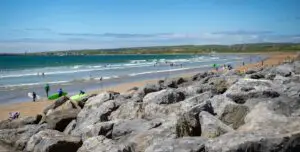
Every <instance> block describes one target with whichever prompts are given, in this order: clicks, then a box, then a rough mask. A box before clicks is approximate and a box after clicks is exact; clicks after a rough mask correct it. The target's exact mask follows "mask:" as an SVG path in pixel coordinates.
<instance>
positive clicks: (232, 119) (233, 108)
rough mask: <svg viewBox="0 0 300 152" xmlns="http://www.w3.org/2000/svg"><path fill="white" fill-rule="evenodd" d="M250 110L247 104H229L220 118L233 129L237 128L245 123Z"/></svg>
mask: <svg viewBox="0 0 300 152" xmlns="http://www.w3.org/2000/svg"><path fill="white" fill-rule="evenodd" d="M248 112H249V108H248V107H247V106H245V105H239V104H227V105H226V106H225V107H224V110H223V112H222V113H221V115H220V117H219V119H220V120H221V121H223V122H224V123H225V124H226V125H228V126H231V127H232V128H233V129H237V128H238V127H240V126H241V125H243V124H244V123H245V122H244V118H245V116H246V115H247V114H248Z"/></svg>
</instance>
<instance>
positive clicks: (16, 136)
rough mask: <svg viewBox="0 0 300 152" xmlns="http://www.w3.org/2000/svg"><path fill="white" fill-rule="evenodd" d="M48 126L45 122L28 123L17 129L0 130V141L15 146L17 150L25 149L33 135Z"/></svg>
mask: <svg viewBox="0 0 300 152" xmlns="http://www.w3.org/2000/svg"><path fill="white" fill-rule="evenodd" d="M47 128H48V126H47V124H43V125H26V126H23V127H21V128H17V129H3V130H0V143H4V144H7V145H10V146H14V149H15V150H23V149H24V148H25V145H26V143H27V141H28V140H29V138H30V137H31V136H33V135H34V134H35V133H37V132H39V131H41V130H44V129H47Z"/></svg>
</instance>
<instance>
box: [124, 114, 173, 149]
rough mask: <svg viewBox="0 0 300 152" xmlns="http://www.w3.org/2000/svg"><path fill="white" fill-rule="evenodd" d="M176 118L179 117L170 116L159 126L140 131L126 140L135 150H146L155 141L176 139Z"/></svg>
mask: <svg viewBox="0 0 300 152" xmlns="http://www.w3.org/2000/svg"><path fill="white" fill-rule="evenodd" d="M176 119H177V117H176V116H175V115H172V116H168V117H167V118H166V119H165V120H163V121H162V122H163V123H162V125H160V126H159V127H156V128H152V129H150V130H145V131H142V132H138V133H137V134H135V135H133V136H130V138H128V139H126V142H128V143H129V144H130V145H131V147H132V149H133V150H134V151H145V149H146V148H147V147H149V146H150V145H151V144H153V143H154V142H157V143H158V142H162V143H163V142H164V140H166V139H175V138H176V132H175V131H176V130H175V125H176V123H175V122H176ZM123 141H124V140H123Z"/></svg>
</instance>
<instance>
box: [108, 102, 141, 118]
mask: <svg viewBox="0 0 300 152" xmlns="http://www.w3.org/2000/svg"><path fill="white" fill-rule="evenodd" d="M142 111H143V103H139V102H136V101H134V100H131V101H128V102H126V103H124V104H122V105H121V106H120V107H119V108H118V109H117V110H116V111H114V112H112V114H111V115H110V120H115V119H135V118H141V117H142V115H143V114H142Z"/></svg>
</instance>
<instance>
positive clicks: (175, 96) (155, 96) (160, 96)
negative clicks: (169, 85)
mask: <svg viewBox="0 0 300 152" xmlns="http://www.w3.org/2000/svg"><path fill="white" fill-rule="evenodd" d="M184 99H185V95H184V94H183V93H182V92H178V91H176V90H174V89H166V90H161V91H158V92H154V93H149V94H148V95H146V96H145V97H144V99H143V102H144V103H148V102H154V103H157V104H171V103H176V102H180V101H182V100H184Z"/></svg>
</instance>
